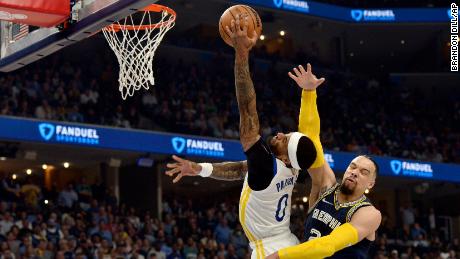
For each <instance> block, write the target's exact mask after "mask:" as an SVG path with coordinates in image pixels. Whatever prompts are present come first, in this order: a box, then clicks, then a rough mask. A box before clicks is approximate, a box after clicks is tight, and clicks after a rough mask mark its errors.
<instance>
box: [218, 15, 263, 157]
mask: <svg viewBox="0 0 460 259" xmlns="http://www.w3.org/2000/svg"><path fill="white" fill-rule="evenodd" d="M241 20H242V21H240V17H239V16H238V15H237V16H236V21H235V20H232V23H231V28H229V27H226V28H225V29H226V31H227V33H228V35H230V37H231V39H232V43H233V47H234V49H235V89H236V99H237V101H238V109H239V111H240V141H241V145H242V146H243V150H244V151H247V150H248V149H249V148H250V147H251V146H252V145H254V143H256V142H257V141H258V140H259V138H260V135H259V128H260V127H259V117H258V115H257V110H256V92H255V90H254V84H253V83H252V80H251V75H250V73H249V51H250V50H251V48H252V47H253V46H254V45H255V43H256V41H257V33H255V32H254V33H253V37H251V38H250V37H248V32H247V28H248V21H247V17H246V18H245V19H241ZM240 23H242V24H240ZM241 25H242V26H241Z"/></svg>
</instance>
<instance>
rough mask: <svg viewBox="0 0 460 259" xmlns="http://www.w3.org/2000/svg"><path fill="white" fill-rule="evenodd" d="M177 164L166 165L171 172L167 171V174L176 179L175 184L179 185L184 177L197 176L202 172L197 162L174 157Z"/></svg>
mask: <svg viewBox="0 0 460 259" xmlns="http://www.w3.org/2000/svg"><path fill="white" fill-rule="evenodd" d="M172 158H173V159H174V161H175V163H168V164H167V165H166V167H167V168H169V169H170V170H168V171H166V174H167V175H169V176H171V177H174V175H176V174H177V176H176V177H175V178H174V180H173V183H177V182H178V181H180V179H181V178H182V177H183V176H197V175H198V174H199V173H200V172H201V166H200V165H199V164H197V163H195V162H192V161H190V160H187V159H183V158H180V157H178V156H174V155H173V156H172Z"/></svg>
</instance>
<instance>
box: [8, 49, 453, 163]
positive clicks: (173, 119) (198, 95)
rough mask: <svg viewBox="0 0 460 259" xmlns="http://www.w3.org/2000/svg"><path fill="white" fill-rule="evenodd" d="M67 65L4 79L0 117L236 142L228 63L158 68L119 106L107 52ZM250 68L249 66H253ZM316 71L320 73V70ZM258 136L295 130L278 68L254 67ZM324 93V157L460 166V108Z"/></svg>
mask: <svg viewBox="0 0 460 259" xmlns="http://www.w3.org/2000/svg"><path fill="white" fill-rule="evenodd" d="M100 52H101V53H102V54H98V55H94V56H92V63H91V66H87V64H86V61H87V59H83V61H82V62H70V61H66V60H65V59H64V57H63V56H64V55H59V54H56V55H53V56H52V57H49V58H47V59H44V60H42V61H40V62H37V63H33V64H31V65H29V66H27V67H25V68H24V69H21V70H19V71H15V72H11V73H8V74H4V75H1V76H0V115H13V116H22V117H35V118H38V119H45V120H61V121H70V122H83V123H93V124H103V125H111V126H116V127H127V128H130V127H132V128H141V129H149V130H160V131H168V132H176V133H187V134H196V135H203V136H213V137H218V138H233V139H237V138H238V123H239V114H238V109H237V103H236V98H235V96H234V83H233V82H234V79H233V73H231V72H229V71H232V70H233V68H232V62H231V59H229V57H227V56H225V55H223V54H221V53H216V55H215V57H214V58H213V59H212V60H209V61H207V62H203V63H200V64H193V65H188V64H186V63H184V62H181V61H178V62H172V61H166V60H165V59H158V60H157V61H156V62H157V63H156V64H155V66H156V68H157V71H156V72H155V76H156V80H155V81H156V85H155V86H154V87H151V89H150V90H148V91H146V90H140V91H139V92H137V93H136V94H135V96H134V97H131V98H128V100H127V101H124V102H123V101H122V100H121V98H120V94H119V92H118V91H117V89H118V81H117V78H118V73H117V66H118V65H117V63H116V61H115V60H113V54H112V53H111V52H110V50H108V49H105V50H104V51H100ZM252 60H253V59H252ZM314 69H315V66H314ZM251 70H252V72H253V79H254V84H255V88H256V92H257V104H258V107H257V109H258V112H259V117H260V125H261V134H262V135H263V136H264V137H266V136H268V135H272V134H274V133H276V132H279V131H284V132H287V131H293V130H296V128H297V117H298V111H299V100H300V91H299V89H298V87H297V86H295V85H294V84H293V82H291V79H290V78H289V77H288V76H287V75H286V73H285V72H287V71H280V69H279V68H277V64H276V63H272V65H271V66H270V67H268V68H266V67H260V66H257V65H253V66H252V68H251ZM316 72H317V73H318V75H320V76H324V77H326V78H327V80H326V83H325V86H324V87H321V89H320V90H319V91H318V95H319V98H318V103H319V111H320V115H321V120H322V129H321V132H322V142H323V144H324V146H325V147H326V148H327V149H332V150H340V151H350V152H357V153H370V154H375V155H389V156H397V157H404V158H411V159H418V160H428V161H436V162H454V163H455V162H456V163H458V162H460V154H459V153H460V136H459V132H460V131H459V129H458V127H459V126H458V125H460V123H459V118H460V101H459V100H458V98H456V96H455V95H447V96H440V95H439V94H435V93H436V90H435V89H432V90H429V91H422V90H420V89H409V88H406V87H404V86H403V85H395V84H394V83H391V82H388V81H387V80H382V79H379V80H377V79H375V78H368V77H363V78H361V77H358V76H352V75H350V74H347V73H344V72H340V73H339V72H327V73H326V72H324V73H323V72H321V71H319V70H316Z"/></svg>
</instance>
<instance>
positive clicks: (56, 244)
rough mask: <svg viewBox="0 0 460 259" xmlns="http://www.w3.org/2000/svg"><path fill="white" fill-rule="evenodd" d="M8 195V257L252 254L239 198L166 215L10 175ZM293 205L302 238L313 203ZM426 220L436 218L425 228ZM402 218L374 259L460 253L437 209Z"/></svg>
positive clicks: (2, 213)
mask: <svg viewBox="0 0 460 259" xmlns="http://www.w3.org/2000/svg"><path fill="white" fill-rule="evenodd" d="M0 193H1V196H0V258H1V259H16V258H33V259H36V258H44V259H47V258H49V259H51V258H59V259H61V258H65V259H72V258H81V259H84V258H125V259H131V258H137V259H143V258H149V259H154V258H157V259H158V258H159V259H173V258H174V259H175V258H180V259H192V258H213V259H214V258H219V259H220V258H222V259H230V258H231V259H233V258H250V250H249V248H248V240H247V239H246V237H245V235H244V232H243V230H242V228H241V225H240V224H239V222H238V203H237V202H238V201H237V200H236V199H235V200H232V199H231V198H229V199H228V200H226V201H215V200H212V199H211V200H209V199H208V200H207V201H206V202H198V201H197V200H193V199H192V198H190V197H189V198H184V199H167V201H164V202H163V204H162V212H161V215H162V218H161V219H159V218H158V217H157V215H156V214H153V213H152V212H151V211H149V210H145V211H140V210H137V209H135V208H132V207H128V206H126V205H124V204H121V205H120V206H119V205H118V201H117V198H116V197H115V196H114V194H113V192H112V191H110V190H108V189H107V188H105V187H104V186H103V185H102V184H100V183H98V184H91V185H90V184H89V183H88V182H87V181H86V180H85V179H84V178H82V179H80V180H79V181H78V182H76V183H69V184H68V185H67V186H65V187H63V188H62V189H60V190H57V189H56V187H53V188H52V190H48V189H46V188H45V187H44V186H43V185H41V184H38V180H37V179H35V180H34V181H31V180H26V181H25V182H22V181H19V179H17V180H12V179H11V177H9V178H3V179H1V185H0ZM45 200H46V202H45ZM179 200H180V201H179ZM293 204H294V205H293V208H292V215H291V229H292V231H293V233H295V234H296V235H297V236H298V237H300V238H301V237H302V233H303V229H302V227H303V224H302V223H303V220H304V219H305V215H306V206H304V204H302V203H293ZM422 218H429V219H430V220H429V221H428V223H427V224H424V225H425V226H424V227H422V225H421V224H419V223H418V222H420V221H417V220H420V219H422ZM431 218H432V219H431ZM401 219H403V220H402V222H401V226H402V227H394V226H389V225H388V224H387V223H388V218H387V217H386V216H384V217H383V222H382V225H381V227H380V229H379V231H378V235H377V239H376V241H375V243H374V245H373V246H372V248H371V251H370V255H369V258H376V259H381V258H382V259H383V258H393V259H397V258H409V259H412V258H413V259H416V258H433V259H438V258H439V259H447V258H450V259H454V258H460V257H459V255H460V244H459V240H458V239H457V238H455V239H453V240H450V238H449V237H447V238H446V237H445V235H440V233H439V232H438V231H437V229H439V226H438V227H436V216H435V215H434V211H433V210H430V212H429V215H428V216H427V215H423V217H419V216H418V215H417V214H416V212H415V210H414V209H412V208H411V207H410V206H409V207H405V208H402V209H401ZM422 222H423V221H422Z"/></svg>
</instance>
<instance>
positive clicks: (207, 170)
mask: <svg viewBox="0 0 460 259" xmlns="http://www.w3.org/2000/svg"><path fill="white" fill-rule="evenodd" d="M199 165H200V166H201V171H200V173H199V174H198V175H199V176H201V177H209V176H210V175H211V174H212V170H213V166H212V164H210V163H199Z"/></svg>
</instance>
